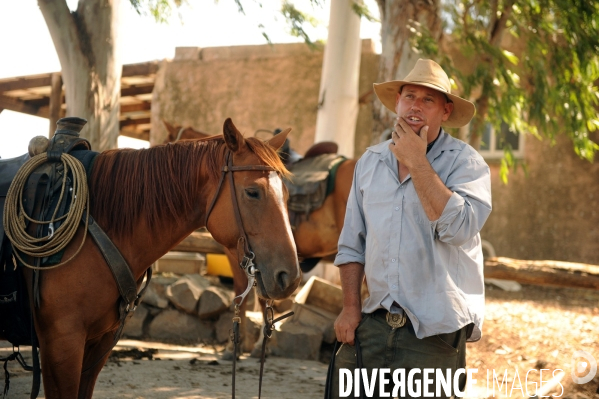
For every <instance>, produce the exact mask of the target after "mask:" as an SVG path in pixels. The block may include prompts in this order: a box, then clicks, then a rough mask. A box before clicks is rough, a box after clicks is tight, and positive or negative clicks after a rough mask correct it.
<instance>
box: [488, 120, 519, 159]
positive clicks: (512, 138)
mask: <svg viewBox="0 0 599 399" xmlns="http://www.w3.org/2000/svg"><path fill="white" fill-rule="evenodd" d="M501 133H502V134H501V135H498V134H496V133H495V129H494V128H493V126H492V125H491V124H490V123H487V124H485V130H484V132H483V136H482V137H481V143H480V149H479V152H480V154H481V155H482V156H483V157H485V158H486V159H499V158H502V157H503V149H504V147H505V145H506V144H509V145H511V147H512V152H513V154H514V157H516V158H522V157H523V156H524V151H523V149H524V137H523V135H521V134H520V133H518V132H514V131H512V130H510V128H509V126H508V124H507V123H505V122H502V123H501ZM502 137H503V142H502V141H501V138H502Z"/></svg>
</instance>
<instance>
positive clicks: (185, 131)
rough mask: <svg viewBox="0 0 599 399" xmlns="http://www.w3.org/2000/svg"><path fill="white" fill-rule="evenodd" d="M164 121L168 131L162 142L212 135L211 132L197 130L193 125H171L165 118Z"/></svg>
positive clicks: (202, 137)
mask: <svg viewBox="0 0 599 399" xmlns="http://www.w3.org/2000/svg"><path fill="white" fill-rule="evenodd" d="M162 123H163V124H164V127H166V131H167V133H168V134H167V136H166V138H165V139H164V141H163V142H162V144H167V143H175V142H177V141H179V140H194V139H204V138H206V137H210V134H208V133H204V132H200V131H197V130H195V129H193V128H192V127H182V126H178V125H171V124H170V123H168V122H167V121H165V120H164V119H163V120H162Z"/></svg>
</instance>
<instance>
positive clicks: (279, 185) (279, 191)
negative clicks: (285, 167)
mask: <svg viewBox="0 0 599 399" xmlns="http://www.w3.org/2000/svg"><path fill="white" fill-rule="evenodd" d="M268 181H269V185H270V187H272V190H273V191H274V193H275V198H276V199H277V206H278V207H279V210H280V211H281V215H283V220H284V221H285V227H286V228H287V234H289V238H290V239H291V242H292V243H293V249H295V251H296V252H297V248H296V247H295V240H294V239H293V233H292V232H291V225H290V224H289V215H288V214H287V209H286V208H285V196H284V195H283V180H281V178H280V177H279V174H278V173H277V172H275V171H272V172H270V174H269V175H268Z"/></svg>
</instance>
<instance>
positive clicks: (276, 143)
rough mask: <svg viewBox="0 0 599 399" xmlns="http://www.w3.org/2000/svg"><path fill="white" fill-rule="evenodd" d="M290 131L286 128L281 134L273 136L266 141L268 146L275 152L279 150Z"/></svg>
mask: <svg viewBox="0 0 599 399" xmlns="http://www.w3.org/2000/svg"><path fill="white" fill-rule="evenodd" d="M290 131H291V128H290V127H288V128H287V129H285V130H283V131H282V132H281V133H279V134H277V135H275V136H273V137H272V138H271V139H269V140H268V141H267V143H268V145H270V146H271V147H272V148H274V149H275V150H278V149H279V148H281V147H282V146H283V144H285V140H286V139H287V135H288V134H289V132H290Z"/></svg>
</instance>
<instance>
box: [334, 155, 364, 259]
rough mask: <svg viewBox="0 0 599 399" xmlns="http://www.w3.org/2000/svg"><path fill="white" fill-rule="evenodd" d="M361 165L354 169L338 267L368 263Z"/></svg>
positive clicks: (338, 248) (338, 253)
mask: <svg viewBox="0 0 599 399" xmlns="http://www.w3.org/2000/svg"><path fill="white" fill-rule="evenodd" d="M360 165H361V163H360V162H359V161H358V163H357V164H356V167H355V169H354V178H353V182H352V186H351V190H350V192H349V198H348V199H347V207H346V211H345V221H344V223H343V229H342V230H341V235H340V236H339V243H338V247H337V256H336V257H335V262H334V264H335V265H336V266H339V265H344V264H346V263H352V262H357V263H361V264H365V262H366V255H365V253H366V225H365V223H364V210H363V208H362V200H363V195H362V191H361V190H360V188H359V179H358V177H357V176H359V171H360V169H361V168H360Z"/></svg>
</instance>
